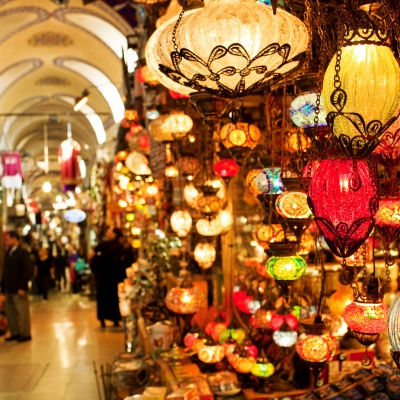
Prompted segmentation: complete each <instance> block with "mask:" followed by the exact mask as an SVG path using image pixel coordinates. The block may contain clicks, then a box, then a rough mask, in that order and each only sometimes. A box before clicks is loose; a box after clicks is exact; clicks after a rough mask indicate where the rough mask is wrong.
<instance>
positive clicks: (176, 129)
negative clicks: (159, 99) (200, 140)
mask: <svg viewBox="0 0 400 400" xmlns="http://www.w3.org/2000/svg"><path fill="white" fill-rule="evenodd" d="M192 127H193V121H192V119H191V118H190V117H189V116H188V115H186V114H184V113H183V112H182V113H178V112H174V113H170V114H165V115H160V116H159V117H158V118H157V119H155V120H153V121H151V122H150V124H149V131H150V133H151V136H152V137H153V139H154V140H156V141H158V142H163V141H172V140H174V139H179V138H181V137H183V136H185V135H186V134H187V133H188V132H189V131H190V130H191V129H192Z"/></svg>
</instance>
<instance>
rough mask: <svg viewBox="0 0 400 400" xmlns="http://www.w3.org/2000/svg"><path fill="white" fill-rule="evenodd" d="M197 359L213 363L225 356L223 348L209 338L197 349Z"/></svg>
mask: <svg viewBox="0 0 400 400" xmlns="http://www.w3.org/2000/svg"><path fill="white" fill-rule="evenodd" d="M197 356H198V357H199V360H200V361H202V362H204V363H206V364H215V363H218V362H220V361H222V359H223V358H224V357H225V349H224V346H222V345H221V344H218V343H215V342H214V341H213V340H212V338H209V339H208V340H206V342H205V343H204V346H203V347H202V348H201V349H200V350H199V351H198V353H197Z"/></svg>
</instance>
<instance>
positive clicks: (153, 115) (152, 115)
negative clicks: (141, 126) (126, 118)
mask: <svg viewBox="0 0 400 400" xmlns="http://www.w3.org/2000/svg"><path fill="white" fill-rule="evenodd" d="M159 116H160V113H159V111H158V110H157V109H156V108H150V109H148V110H147V111H146V118H147V119H149V120H150V121H152V120H153V119H157V118H158V117H159Z"/></svg>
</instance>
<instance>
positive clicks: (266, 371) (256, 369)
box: [250, 349, 275, 393]
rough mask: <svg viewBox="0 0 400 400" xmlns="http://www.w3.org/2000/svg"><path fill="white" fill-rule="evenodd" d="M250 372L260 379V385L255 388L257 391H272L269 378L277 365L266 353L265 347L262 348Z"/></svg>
mask: <svg viewBox="0 0 400 400" xmlns="http://www.w3.org/2000/svg"><path fill="white" fill-rule="evenodd" d="M250 372H251V374H252V375H254V376H256V377H257V378H258V379H259V381H260V384H259V386H258V387H257V388H255V392H260V393H270V392H271V389H270V388H269V387H268V378H269V377H270V376H271V375H273V373H274V372H275V367H274V364H272V363H271V362H270V361H269V359H268V358H267V356H266V355H265V352H264V349H262V350H261V354H260V356H259V357H257V359H256V362H255V363H254V364H253V366H252V367H251V371H250Z"/></svg>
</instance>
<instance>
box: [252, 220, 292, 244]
mask: <svg viewBox="0 0 400 400" xmlns="http://www.w3.org/2000/svg"><path fill="white" fill-rule="evenodd" d="M253 238H254V240H255V241H256V242H257V243H258V244H259V245H260V246H261V247H262V248H263V249H265V250H268V249H269V244H270V243H273V242H281V241H283V240H284V239H285V231H284V230H283V226H282V225H281V224H268V223H266V222H263V223H261V224H258V225H256V227H255V228H254V230H253Z"/></svg>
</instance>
